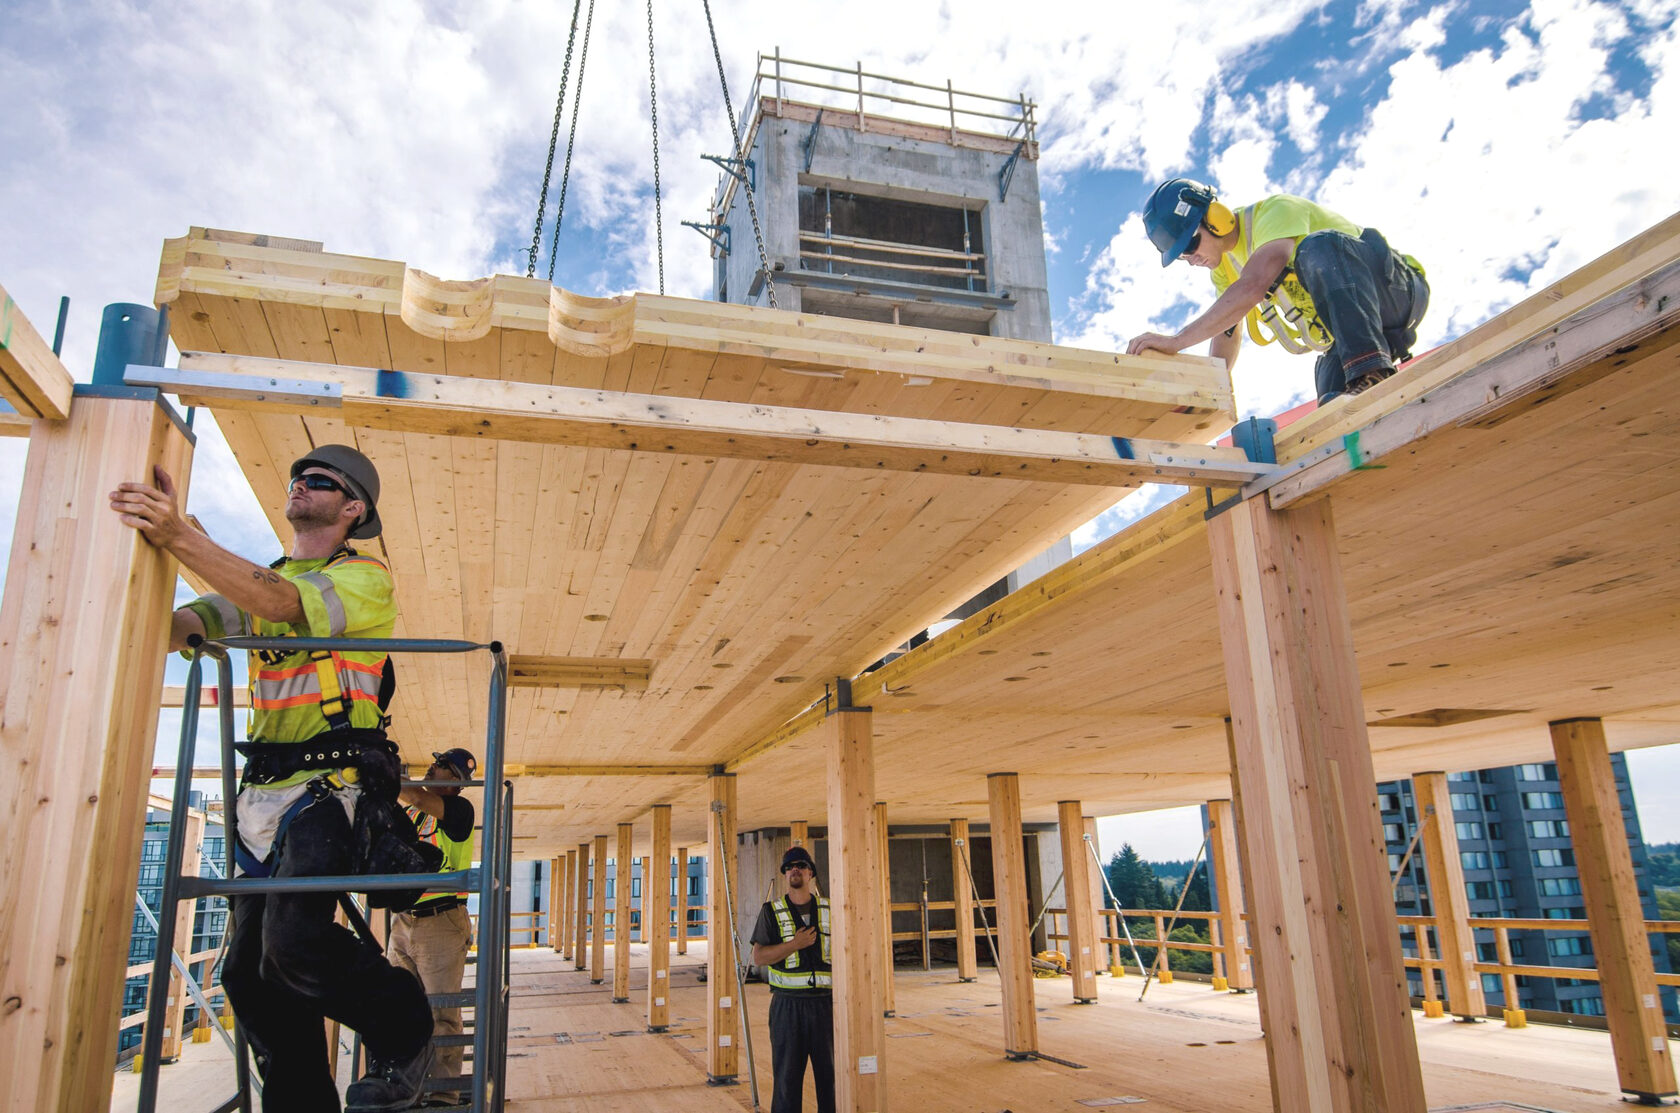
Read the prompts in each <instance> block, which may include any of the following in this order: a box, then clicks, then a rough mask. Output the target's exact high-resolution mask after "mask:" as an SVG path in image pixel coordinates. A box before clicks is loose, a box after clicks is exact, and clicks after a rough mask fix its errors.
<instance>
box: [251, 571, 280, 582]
mask: <svg viewBox="0 0 1680 1113" xmlns="http://www.w3.org/2000/svg"><path fill="white" fill-rule="evenodd" d="M251 578H252V579H253V580H256V581H257V582H258V583H265V584H277V583H279V582H280V581H281V580H282V579H283V578H284V577H282V576H281V575H280V573H278V572H274V571H270V570H268V569H264V568H259V569H257V570H256V571H254V572H252V573H251Z"/></svg>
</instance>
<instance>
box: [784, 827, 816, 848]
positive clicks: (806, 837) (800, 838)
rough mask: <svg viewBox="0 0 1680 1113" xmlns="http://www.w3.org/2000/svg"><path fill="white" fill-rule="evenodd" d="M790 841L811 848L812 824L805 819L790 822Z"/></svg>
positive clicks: (795, 844)
mask: <svg viewBox="0 0 1680 1113" xmlns="http://www.w3.org/2000/svg"><path fill="white" fill-rule="evenodd" d="M788 841H789V842H790V843H792V844H793V845H794V846H803V847H804V848H805V849H806V850H810V849H811V824H810V821H808V820H804V819H796V820H794V821H793V822H791V823H789V824H788Z"/></svg>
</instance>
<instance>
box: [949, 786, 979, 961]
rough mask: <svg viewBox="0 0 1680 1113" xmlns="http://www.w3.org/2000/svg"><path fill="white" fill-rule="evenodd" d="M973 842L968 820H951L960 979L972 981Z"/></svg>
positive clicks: (953, 884)
mask: <svg viewBox="0 0 1680 1113" xmlns="http://www.w3.org/2000/svg"><path fill="white" fill-rule="evenodd" d="M973 855H974V843H973V842H972V841H971V840H970V839H969V837H968V820H966V819H953V820H951V893H952V901H953V903H955V904H956V906H957V907H956V925H957V981H959V982H972V981H973V980H974V978H975V976H976V975H975V969H974V967H975V962H974V888H973V880H972V878H970V877H969V871H970V870H971V869H972V868H973V861H974V857H973Z"/></svg>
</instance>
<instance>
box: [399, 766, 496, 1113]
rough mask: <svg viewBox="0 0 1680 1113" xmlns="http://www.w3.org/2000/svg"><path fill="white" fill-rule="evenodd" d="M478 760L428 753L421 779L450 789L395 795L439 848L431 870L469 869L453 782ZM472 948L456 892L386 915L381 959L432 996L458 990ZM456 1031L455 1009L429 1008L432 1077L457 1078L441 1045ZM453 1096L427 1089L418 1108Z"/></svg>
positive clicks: (467, 803)
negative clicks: (437, 863) (434, 1046)
mask: <svg viewBox="0 0 1680 1113" xmlns="http://www.w3.org/2000/svg"><path fill="white" fill-rule="evenodd" d="M477 770H478V759H477V758H475V757H473V755H472V753H471V752H470V751H467V750H464V749H461V748H460V747H456V748H455V749H453V750H445V751H444V752H442V753H434V754H432V766H431V768H430V769H428V770H426V780H428V781H432V782H438V781H452V782H456V783H453V784H437V783H433V784H429V785H404V786H403V789H402V793H401V794H400V796H399V797H398V799H399V800H401V801H402V803H404V804H406V805H408V817H409V819H411V820H413V821H414V826H415V829H416V830H417V831H419V833H420V838H421V840H422V841H424V842H429V843H431V844H432V845H433V846H436V847H437V848H438V849H440V850H442V851H443V865H442V866H441V867H439V872H441V873H450V872H453V871H455V870H465V869H471V868H472V860H473V824H474V823H475V822H476V821H477V818H478V813H477V811H476V809H474V807H473V803H472V801H471V800H468V799H467V798H466V797H464V796H462V795H461V785H462V784H463V783H465V782H467V781H470V780H472V779H473V773H474V772H476V771H477ZM471 943H472V920H471V919H470V918H469V917H468V916H467V901H466V898H465V897H464V896H462V895H461V894H460V893H456V892H443V893H427V894H426V895H425V896H423V897H421V898H420V900H419V901H418V902H417V903H416V904H415V906H414V907H413V908H412V909H411V910H409V911H407V912H403V913H400V914H398V915H397V916H395V917H393V919H392V921H391V940H390V943H389V944H388V946H387V947H386V954H387V955H388V956H389V957H390V959H391V961H392V962H394V963H395V964H397V965H398V966H401V967H402V968H403V969H405V970H409V971H412V972H413V973H414V974H416V975H417V976H418V977H419V978H420V980H421V981H422V982H423V983H425V986H426V992H427V993H429V994H432V995H434V996H436V995H439V994H455V993H460V992H461V978H462V976H463V975H464V974H465V973H466V969H467V948H468V947H469V946H470V945H471ZM460 1034H461V1007H460V1006H459V1005H439V1004H434V1005H433V1006H432V1036H433V1039H434V1040H436V1041H438V1043H439V1044H440V1046H439V1047H438V1050H437V1067H436V1068H435V1070H434V1071H433V1077H435V1078H440V1079H448V1078H459V1077H460V1076H461V1056H462V1049H461V1047H459V1046H458V1045H456V1044H453V1043H450V1042H448V1037H451V1036H459V1035H460ZM461 1100H462V1099H461V1097H460V1096H458V1095H456V1094H453V1093H451V1092H448V1091H443V1092H436V1091H434V1092H433V1093H431V1094H430V1095H428V1096H427V1098H426V1099H425V1100H424V1101H423V1102H422V1105H435V1106H454V1105H457V1104H460V1102H461Z"/></svg>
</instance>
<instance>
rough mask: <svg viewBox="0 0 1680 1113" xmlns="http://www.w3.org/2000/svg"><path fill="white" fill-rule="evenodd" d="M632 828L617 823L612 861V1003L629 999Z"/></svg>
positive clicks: (632, 866)
mask: <svg viewBox="0 0 1680 1113" xmlns="http://www.w3.org/2000/svg"><path fill="white" fill-rule="evenodd" d="M635 847H636V828H635V827H634V826H633V825H632V824H629V823H620V824H619V825H618V857H617V858H616V859H615V860H614V862H613V870H614V874H613V884H614V885H615V886H616V888H615V889H614V890H613V991H612V999H613V1004H615V1005H622V1004H624V1003H626V1002H628V1001H629V1000H630V885H631V878H633V877H634V876H635V873H636V859H635V857H634V855H635V852H636V849H635Z"/></svg>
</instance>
